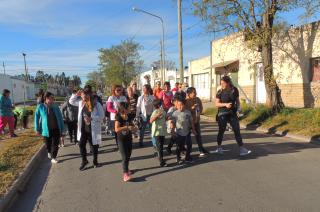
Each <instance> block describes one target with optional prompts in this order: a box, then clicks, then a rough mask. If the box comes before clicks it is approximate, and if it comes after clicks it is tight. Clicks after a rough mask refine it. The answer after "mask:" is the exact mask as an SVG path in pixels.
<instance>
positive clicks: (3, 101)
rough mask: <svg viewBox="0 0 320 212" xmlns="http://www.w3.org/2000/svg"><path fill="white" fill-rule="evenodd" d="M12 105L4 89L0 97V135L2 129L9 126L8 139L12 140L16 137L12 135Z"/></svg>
mask: <svg viewBox="0 0 320 212" xmlns="http://www.w3.org/2000/svg"><path fill="white" fill-rule="evenodd" d="M13 109H14V105H13V104H12V102H11V99H10V91H9V90H8V89H4V90H3V92H2V95H1V96H0V133H3V130H4V128H5V127H6V126H7V124H8V126H9V133H10V137H11V138H14V137H17V135H16V134H15V133H14V121H15V120H14V114H13Z"/></svg>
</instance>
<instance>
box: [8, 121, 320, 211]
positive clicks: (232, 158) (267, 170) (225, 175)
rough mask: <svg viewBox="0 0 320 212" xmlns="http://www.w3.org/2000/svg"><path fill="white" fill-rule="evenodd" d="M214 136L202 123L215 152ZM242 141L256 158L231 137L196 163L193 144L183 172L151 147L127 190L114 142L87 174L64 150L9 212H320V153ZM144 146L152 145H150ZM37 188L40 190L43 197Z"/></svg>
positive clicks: (255, 137) (136, 164)
mask: <svg viewBox="0 0 320 212" xmlns="http://www.w3.org/2000/svg"><path fill="white" fill-rule="evenodd" d="M216 131H217V126H216V124H215V123H213V122H208V121H205V122H203V123H202V132H203V140H204V143H205V146H206V147H207V148H208V149H209V150H210V151H213V150H214V149H215V147H216V143H215V140H216ZM242 135H243V137H244V141H245V143H247V147H248V148H249V149H251V150H253V153H252V155H250V156H248V157H245V158H240V157H239V156H238V147H237V145H236V143H235V141H234V138H233V135H230V133H227V134H226V136H225V142H224V148H225V149H226V152H225V154H224V155H223V156H220V155H216V154H210V155H209V156H208V157H205V158H198V151H197V146H196V144H195V142H194V145H193V147H194V149H193V155H194V158H195V159H196V161H195V163H194V164H192V165H180V166H178V165H176V164H175V157H174V156H173V155H171V156H166V159H167V160H168V161H167V162H168V164H169V167H166V168H160V167H159V166H158V162H157V160H156V159H155V158H154V157H153V151H152V147H151V146H148V147H145V148H135V149H134V150H133V155H132V161H131V164H130V167H131V169H135V170H136V171H137V172H136V174H135V175H134V177H135V178H134V180H133V181H132V182H129V183H124V182H122V173H121V164H120V162H121V159H120V154H119V153H118V152H115V151H114V147H115V145H114V141H113V140H111V139H110V138H106V139H105V140H104V143H103V145H102V147H101V149H100V156H99V161H100V163H102V165H103V166H102V167H100V168H97V169H94V168H89V169H87V170H85V171H83V172H80V171H79V170H78V168H79V165H80V162H81V159H80V155H79V149H78V147H77V146H74V145H71V146H67V147H65V148H62V149H61V150H60V152H59V155H60V156H59V158H58V159H59V160H60V161H61V163H60V164H56V165H53V166H52V167H51V170H50V173H49V174H48V176H46V175H47V171H46V170H48V168H49V167H48V162H44V164H43V167H42V170H43V174H42V175H41V174H39V176H35V177H34V178H33V180H32V182H31V183H30V185H31V187H30V189H29V190H28V191H27V192H26V193H25V194H24V195H22V198H21V200H22V201H21V200H20V202H19V201H18V202H17V203H16V204H15V205H16V207H15V208H13V209H12V210H10V211H13V212H18V211H24V212H25V211H29V210H31V209H30V208H32V207H31V206H32V204H30V203H33V204H34V203H35V202H34V199H35V196H39V197H38V201H37V204H35V205H33V208H34V211H43V212H50V211H55V212H57V211H59V212H60V211H68V212H73V211H75V212H76V211H77V212H79V211H86V212H87V211H90V212H91V211H99V212H100V211H101V212H103V211H228V212H229V211H279V212H280V211H281V212H283V211H308V212H309V211H319V208H320V202H319V200H318V199H319V198H318V195H319V192H320V180H319V176H320V168H319V166H320V165H319V164H320V154H319V149H318V148H319V147H320V146H318V145H316V144H308V143H303V142H299V141H298V140H293V139H288V138H284V137H274V136H270V135H266V134H258V133H256V132H254V131H242ZM146 141H148V143H150V138H146ZM89 161H90V162H92V157H91V156H89ZM91 164H92V163H91ZM44 178H47V180H46V182H45V183H44V184H43V183H41V182H42V181H43V179H44ZM37 181H39V182H40V183H39V185H38V184H37V183H36V182H37ZM41 184H42V185H41ZM35 187H41V188H42V189H43V190H42V192H41V194H40V193H39V189H35ZM34 190H35V191H34ZM28 198H29V201H28ZM27 204H29V205H28V207H23V206H26V205H27ZM26 209H27V210H26Z"/></svg>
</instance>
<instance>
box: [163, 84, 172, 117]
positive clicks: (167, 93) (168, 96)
mask: <svg viewBox="0 0 320 212" xmlns="http://www.w3.org/2000/svg"><path fill="white" fill-rule="evenodd" d="M172 99H173V93H172V92H171V86H170V82H165V83H164V90H163V91H162V108H163V109H164V110H165V111H166V112H168V110H169V109H170V107H172Z"/></svg>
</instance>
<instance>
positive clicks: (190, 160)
mask: <svg viewBox="0 0 320 212" xmlns="http://www.w3.org/2000/svg"><path fill="white" fill-rule="evenodd" d="M185 162H186V163H193V162H194V160H193V159H192V158H191V157H190V158H189V159H186V160H185Z"/></svg>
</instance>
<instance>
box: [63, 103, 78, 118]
mask: <svg viewBox="0 0 320 212" xmlns="http://www.w3.org/2000/svg"><path fill="white" fill-rule="evenodd" d="M78 110H79V108H78V107H76V106H73V105H71V104H70V103H69V98H67V101H65V102H64V103H63V105H62V106H61V111H62V115H63V119H64V120H65V121H66V122H73V121H78Z"/></svg>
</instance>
